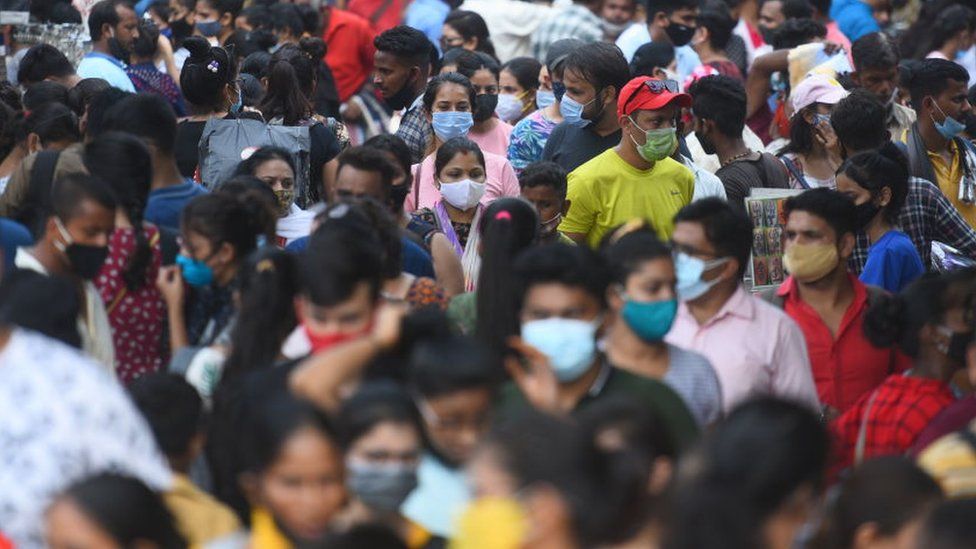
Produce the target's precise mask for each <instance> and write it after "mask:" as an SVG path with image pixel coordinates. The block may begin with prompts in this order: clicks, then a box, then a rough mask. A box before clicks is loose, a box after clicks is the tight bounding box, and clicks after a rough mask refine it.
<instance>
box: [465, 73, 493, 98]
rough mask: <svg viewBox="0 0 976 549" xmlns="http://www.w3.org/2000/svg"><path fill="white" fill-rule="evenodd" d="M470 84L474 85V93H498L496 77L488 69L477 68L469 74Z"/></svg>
mask: <svg viewBox="0 0 976 549" xmlns="http://www.w3.org/2000/svg"><path fill="white" fill-rule="evenodd" d="M471 84H473V85H474V93H475V95H481V94H483V93H487V94H488V95H498V78H497V77H496V76H495V73H493V72H491V71H490V70H488V69H478V70H477V71H476V72H475V73H474V75H472V76H471Z"/></svg>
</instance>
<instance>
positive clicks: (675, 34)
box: [664, 21, 695, 48]
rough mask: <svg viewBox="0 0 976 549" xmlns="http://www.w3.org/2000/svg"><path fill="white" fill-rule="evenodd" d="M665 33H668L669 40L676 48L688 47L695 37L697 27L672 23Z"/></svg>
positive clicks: (665, 29) (665, 28)
mask: <svg viewBox="0 0 976 549" xmlns="http://www.w3.org/2000/svg"><path fill="white" fill-rule="evenodd" d="M664 31H665V32H666V33H668V38H670V39H671V43H672V44H674V46H675V47H676V48H680V47H681V46H687V45H688V42H691V37H692V36H694V35H695V27H689V26H688V25H682V24H681V23H675V22H674V21H671V24H669V25H668V26H667V27H664Z"/></svg>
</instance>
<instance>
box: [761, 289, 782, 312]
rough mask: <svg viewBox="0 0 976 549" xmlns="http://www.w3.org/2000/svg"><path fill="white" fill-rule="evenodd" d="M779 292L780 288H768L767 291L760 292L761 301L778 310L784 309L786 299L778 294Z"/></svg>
mask: <svg viewBox="0 0 976 549" xmlns="http://www.w3.org/2000/svg"><path fill="white" fill-rule="evenodd" d="M777 290H779V286H776V287H773V288H766V289H765V290H763V291H761V292H759V294H758V295H759V299H762V300H763V301H765V302H766V303H769V304H770V305H772V306H773V307H776V308H777V309H782V308H783V305H784V304H785V303H786V299H785V298H784V297H783V296H781V295H779V294H777V293H776V291H777Z"/></svg>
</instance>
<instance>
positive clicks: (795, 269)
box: [783, 244, 840, 284]
mask: <svg viewBox="0 0 976 549" xmlns="http://www.w3.org/2000/svg"><path fill="white" fill-rule="evenodd" d="M839 262H840V255H839V254H838V253H837V247H836V246H835V245H833V244H793V245H792V246H790V247H788V248H786V253H784V254H783V268H784V269H786V270H787V271H789V273H790V274H791V275H793V278H795V279H797V280H799V281H800V282H803V283H806V284H809V283H811V282H816V281H818V280H820V279H821V278H823V277H825V276H827V275H829V274H830V273H831V272H832V271H833V270H834V269H836V268H837V264H838V263H839Z"/></svg>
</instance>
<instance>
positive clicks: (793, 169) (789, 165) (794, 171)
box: [779, 156, 810, 189]
mask: <svg viewBox="0 0 976 549" xmlns="http://www.w3.org/2000/svg"><path fill="white" fill-rule="evenodd" d="M779 159H780V161H782V162H783V165H784V166H786V171H788V172H790V175H792V176H793V179H796V182H797V183H799V184H800V186H801V187H803V188H804V189H809V188H810V185H808V184H807V178H806V177H804V176H803V172H801V171H800V167H799V166H797V165H796V162H793V161H792V160H790V159H789V158H787V157H785V156H780V157H779Z"/></svg>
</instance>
